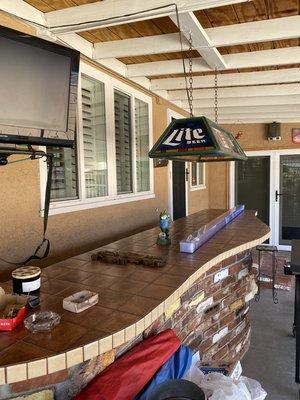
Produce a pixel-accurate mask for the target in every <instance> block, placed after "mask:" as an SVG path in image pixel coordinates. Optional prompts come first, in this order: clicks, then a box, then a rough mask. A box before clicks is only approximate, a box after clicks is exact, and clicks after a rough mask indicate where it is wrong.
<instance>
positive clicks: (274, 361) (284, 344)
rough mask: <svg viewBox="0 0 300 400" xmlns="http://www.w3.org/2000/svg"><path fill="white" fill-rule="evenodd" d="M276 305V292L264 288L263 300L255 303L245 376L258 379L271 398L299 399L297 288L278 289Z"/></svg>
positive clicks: (244, 362)
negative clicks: (294, 332) (296, 375)
mask: <svg viewBox="0 0 300 400" xmlns="http://www.w3.org/2000/svg"><path fill="white" fill-rule="evenodd" d="M278 299H279V303H278V304H273V301H272V291H271V290H269V289H264V290H262V292H261V300H260V302H259V303H255V302H254V303H253V304H252V307H251V308H252V315H251V316H252V339H251V347H250V350H249V351H248V353H247V354H246V356H245V357H244V359H243V360H242V367H243V375H244V376H247V377H249V378H253V379H256V380H258V381H259V382H260V383H261V385H262V386H263V388H264V389H265V390H266V392H267V393H268V395H267V399H270V400H292V399H293V400H294V399H297V398H298V399H299V395H298V387H297V385H296V384H295V381H294V371H295V360H294V358H295V339H294V338H293V337H292V335H291V330H292V324H293V307H294V290H293V289H292V290H291V291H290V292H285V291H279V292H278Z"/></svg>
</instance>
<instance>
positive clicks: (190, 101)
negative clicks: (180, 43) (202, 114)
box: [188, 32, 194, 117]
mask: <svg viewBox="0 0 300 400" xmlns="http://www.w3.org/2000/svg"><path fill="white" fill-rule="evenodd" d="M192 50H193V38H192V32H190V36H189V87H188V102H189V108H190V116H191V117H193V116H194V106H193V90H194V88H193V83H194V79H193V58H192Z"/></svg>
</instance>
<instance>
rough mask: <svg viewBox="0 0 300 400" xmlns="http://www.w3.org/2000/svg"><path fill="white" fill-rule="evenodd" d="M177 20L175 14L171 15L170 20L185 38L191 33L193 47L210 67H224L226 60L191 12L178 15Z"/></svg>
mask: <svg viewBox="0 0 300 400" xmlns="http://www.w3.org/2000/svg"><path fill="white" fill-rule="evenodd" d="M178 19H179V21H178V20H177V16H176V15H171V20H172V21H173V22H174V23H175V25H177V27H178V28H180V31H181V33H182V35H183V36H185V38H186V39H187V40H189V37H190V35H191V39H192V45H193V49H195V50H197V51H198V53H199V54H200V55H201V57H202V59H203V60H204V61H205V62H206V64H207V65H209V67H210V68H211V69H215V68H217V69H226V62H225V60H224V58H223V57H222V56H221V54H220V53H219V51H218V50H217V49H216V48H215V47H213V45H212V42H211V40H210V38H209V37H208V35H207V33H206V32H205V29H204V28H202V26H201V24H200V22H199V21H198V19H197V18H196V16H195V14H194V13H192V12H186V13H182V14H180V15H179V18H178Z"/></svg>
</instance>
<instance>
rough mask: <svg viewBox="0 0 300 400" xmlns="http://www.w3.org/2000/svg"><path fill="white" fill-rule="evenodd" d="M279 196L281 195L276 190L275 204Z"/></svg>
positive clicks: (281, 194)
mask: <svg viewBox="0 0 300 400" xmlns="http://www.w3.org/2000/svg"><path fill="white" fill-rule="evenodd" d="M279 196H283V193H279V192H278V190H276V192H275V201H276V202H277V201H278V197H279Z"/></svg>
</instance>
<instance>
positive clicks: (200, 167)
mask: <svg viewBox="0 0 300 400" xmlns="http://www.w3.org/2000/svg"><path fill="white" fill-rule="evenodd" d="M197 164H198V185H204V164H203V163H202V162H200V163H197Z"/></svg>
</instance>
